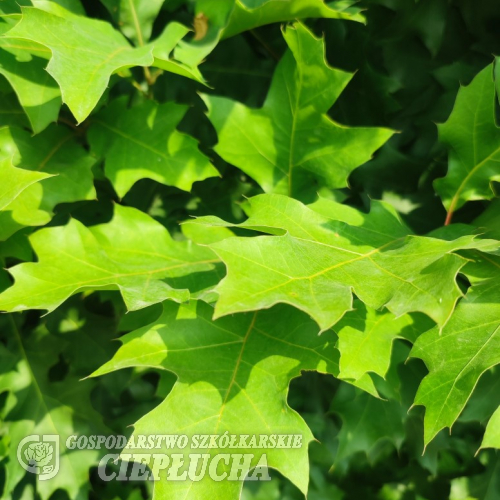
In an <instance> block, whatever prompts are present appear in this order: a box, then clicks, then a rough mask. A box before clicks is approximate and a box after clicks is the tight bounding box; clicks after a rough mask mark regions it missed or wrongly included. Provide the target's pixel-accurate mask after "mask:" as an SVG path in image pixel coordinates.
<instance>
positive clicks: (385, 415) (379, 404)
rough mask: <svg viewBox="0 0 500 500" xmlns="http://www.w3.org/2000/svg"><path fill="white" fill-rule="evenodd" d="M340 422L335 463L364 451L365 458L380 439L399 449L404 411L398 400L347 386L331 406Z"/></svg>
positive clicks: (403, 432)
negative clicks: (376, 395)
mask: <svg viewBox="0 0 500 500" xmlns="http://www.w3.org/2000/svg"><path fill="white" fill-rule="evenodd" d="M331 411H333V412H335V413H338V414H339V415H340V417H341V419H342V422H343V424H342V428H341V430H340V432H339V434H338V440H339V447H338V450H337V453H336V455H335V462H340V461H341V460H343V459H345V458H347V457H349V456H351V455H354V454H355V453H358V452H365V453H367V454H368V455H369V454H370V451H371V450H372V449H373V448H374V447H375V445H376V444H377V443H378V442H379V441H381V440H390V441H392V442H393V443H394V446H395V447H396V448H400V446H401V444H402V443H403V441H404V438H405V430H404V421H405V417H406V410H405V408H404V407H403V406H402V405H401V404H400V403H399V402H398V401H392V400H391V401H384V400H382V399H377V398H374V397H372V396H370V395H369V394H367V393H366V392H362V391H359V390H357V389H355V388H354V387H352V386H349V385H347V384H344V385H342V386H341V387H340V388H339V390H338V391H337V393H336V394H335V397H334V399H333V401H332V404H331Z"/></svg>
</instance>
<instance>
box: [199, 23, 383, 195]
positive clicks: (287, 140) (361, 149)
mask: <svg viewBox="0 0 500 500" xmlns="http://www.w3.org/2000/svg"><path fill="white" fill-rule="evenodd" d="M284 37H285V40H286V42H287V44H288V47H289V50H288V51H287V52H286V54H285V55H284V57H283V59H282V60H281V61H280V63H279V65H278V67H277V69H276V72H275V74H274V77H273V81H272V84H271V88H270V90H269V93H268V96H267V99H266V102H265V103H264V106H263V107H262V108H260V109H250V108H247V107H246V106H244V105H243V104H240V103H238V102H235V101H232V100H231V99H227V98H223V97H214V96H208V95H207V96H204V100H205V103H206V104H207V106H208V117H209V119H210V120H211V122H212V123H213V125H214V126H215V128H216V130H217V134H218V143H217V145H216V146H215V151H217V153H218V154H219V155H220V156H222V158H224V159H225V160H226V161H228V162H229V163H232V164H233V165H236V166H237V167H239V168H241V169H242V170H243V171H244V172H245V173H247V174H248V175H249V176H250V177H252V178H253V179H255V180H256V181H257V182H258V183H259V184H260V185H261V187H262V188H263V189H264V191H266V192H275V193H280V194H288V195H291V196H299V197H300V194H301V192H303V191H304V190H309V191H310V190H311V189H315V188H316V189H317V188H318V186H327V187H331V188H340V187H344V186H346V185H347V177H348V175H349V174H350V172H351V171H352V170H353V169H355V168H356V167H358V166H360V165H361V164H363V163H365V162H366V161H368V160H369V159H370V158H371V156H372V154H373V152H374V151H375V150H376V149H378V148H379V147H380V146H381V145H382V144H384V142H385V141H386V140H387V139H389V137H390V136H391V135H392V133H393V132H392V131H390V130H387V129H378V128H348V127H343V126H341V125H338V124H337V123H335V122H333V121H332V120H331V119H330V118H329V117H328V116H327V115H326V114H325V113H326V112H327V111H328V109H329V108H330V107H331V106H332V105H333V103H334V102H335V100H336V99H337V98H338V96H339V95H340V93H341V92H342V90H343V89H344V87H345V86H346V85H347V83H348V82H349V80H350V79H351V77H352V75H351V74H349V73H345V72H343V71H340V70H336V69H333V68H330V67H329V66H328V65H327V64H326V61H325V53H324V50H325V49H324V41H323V40H320V39H316V38H315V37H314V35H313V34H312V33H311V32H310V31H309V30H308V29H307V28H306V27H305V26H304V25H303V24H300V23H297V24H295V25H294V26H293V27H288V28H287V29H286V30H285V31H284Z"/></svg>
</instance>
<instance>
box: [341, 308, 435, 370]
mask: <svg viewBox="0 0 500 500" xmlns="http://www.w3.org/2000/svg"><path fill="white" fill-rule="evenodd" d="M431 327H432V322H431V321H428V319H426V317H425V316H417V315H410V314H404V315H403V316H400V317H396V316H395V315H394V314H392V313H390V312H388V311H386V310H383V311H376V310H374V309H371V308H367V307H366V306H365V305H364V304H363V303H362V302H360V301H359V300H358V301H356V302H355V305H354V311H351V312H348V313H347V314H346V315H345V316H344V317H343V318H342V319H341V320H340V321H339V322H338V323H337V324H336V325H335V327H334V330H335V332H336V333H337V335H338V337H339V341H338V345H337V348H338V350H339V351H340V363H339V366H340V374H339V377H340V378H342V379H347V380H359V379H360V378H361V377H362V376H363V375H365V374H366V373H368V372H371V373H375V374H377V375H379V376H380V377H382V378H385V376H386V374H387V371H388V370H389V366H390V363H391V353H392V346H393V343H394V341H395V340H396V339H398V338H403V339H408V340H410V341H412V342H413V341H414V340H415V339H416V338H417V337H418V335H419V334H420V333H422V332H424V331H426V330H428V329H429V328H431Z"/></svg>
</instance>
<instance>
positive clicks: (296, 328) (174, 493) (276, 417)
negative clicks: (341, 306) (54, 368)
mask: <svg viewBox="0 0 500 500" xmlns="http://www.w3.org/2000/svg"><path fill="white" fill-rule="evenodd" d="M211 316H212V308H211V307H210V306H208V305H207V304H205V303H203V302H198V303H196V302H193V303H191V304H190V305H189V307H188V306H180V307H178V306H176V305H175V304H173V303H171V302H166V303H164V312H163V315H162V316H161V317H160V318H158V320H157V321H156V322H155V323H153V324H151V325H149V326H146V327H144V328H141V329H139V330H137V331H134V332H132V333H129V334H127V335H125V336H124V337H122V338H121V341H122V342H123V345H122V347H121V348H120V349H119V350H118V351H117V353H116V354H115V356H114V358H113V359H112V360H111V361H109V362H108V363H106V364H105V365H104V366H102V367H101V368H100V369H98V370H97V371H96V372H94V373H93V376H96V375H102V374H105V373H109V372H111V371H114V370H118V369H120V368H126V367H130V366H148V367H155V368H158V369H161V370H169V371H171V372H173V373H175V374H176V375H177V376H178V380H177V382H176V384H175V386H174V388H173V389H172V392H171V393H170V394H169V395H168V396H167V398H166V399H165V400H164V401H163V402H162V403H161V404H160V405H159V406H157V407H156V408H155V409H154V410H153V411H152V412H150V413H149V414H147V415H145V416H144V417H143V418H141V419H140V420H139V421H138V422H136V423H135V425H134V434H143V433H146V434H155V433H157V434H177V435H178V434H185V435H187V436H189V437H191V436H193V435H194V434H220V435H222V434H224V433H225V432H227V433H228V434H229V435H231V434H234V435H238V436H239V435H242V434H245V435H253V434H257V435H263V434H265V435H266V436H269V435H272V434H300V435H301V436H302V444H301V446H300V447H298V448H296V449H293V448H292V449H279V448H268V449H262V447H261V448H260V449H259V447H257V448H256V449H252V448H249V449H247V448H245V447H243V448H239V449H238V451H237V453H252V454H253V455H254V457H253V459H252V467H254V466H255V465H256V463H257V462H258V460H259V459H260V457H261V455H262V453H266V454H267V462H268V465H269V467H272V468H274V469H278V470H279V471H280V472H281V473H282V474H283V475H285V476H286V477H288V478H289V479H290V481H292V482H293V483H294V484H295V485H296V486H297V487H298V488H299V489H300V490H301V491H302V493H304V494H305V493H306V492H307V485H308V480H309V462H308V452H307V449H308V443H309V442H310V441H311V440H312V439H313V436H312V433H311V431H310V430H309V428H308V427H307V425H306V424H305V422H304V421H303V420H302V418H301V417H300V416H299V414H298V413H297V412H295V411H294V410H292V409H291V408H290V407H289V406H288V404H287V393H288V385H289V383H290V380H291V379H292V378H294V377H298V376H299V375H300V373H301V371H302V370H317V371H320V372H323V373H334V374H335V373H337V370H338V366H337V363H336V358H335V348H334V342H335V335H334V334H333V332H327V333H324V334H323V335H321V336H318V335H317V333H318V327H317V325H316V324H315V323H314V322H313V321H311V320H310V319H308V318H307V316H305V315H304V314H303V313H301V312H299V311H297V310H295V309H292V308H290V307H287V306H279V307H277V308H275V309H273V310H272V311H260V312H258V313H252V314H238V315H235V316H231V317H228V318H223V319H220V320H217V321H211ZM276 318H280V321H276ZM207 360H210V362H209V363H207ZM258 439H259V438H258ZM222 450H225V451H222ZM131 451H132V450H127V453H129V452H131ZM143 452H144V450H143V451H142V453H143ZM192 452H193V449H192V448H191V445H190V444H188V446H187V447H186V448H184V449H177V447H176V448H174V449H169V450H168V453H182V454H183V455H185V456H186V455H187V454H189V453H192ZM155 453H158V450H156V451H155ZM195 453H198V452H196V451H195ZM202 453H208V454H210V455H211V456H213V455H216V454H217V453H231V451H230V448H224V449H222V448H218V447H217V448H212V449H207V450H203V451H202ZM227 469H228V467H227V465H224V464H223V463H222V462H221V464H220V468H219V472H220V473H223V472H224V471H226V470H227ZM164 473H165V471H163V472H160V474H159V477H160V479H161V480H160V481H157V482H155V497H157V498H168V499H170V500H176V499H183V500H191V499H193V500H212V499H214V498H217V499H222V498H238V497H239V494H240V491H241V487H242V484H243V483H242V482H241V481H227V480H222V481H220V482H215V481H213V480H212V479H211V478H210V477H209V476H208V474H207V475H206V476H205V477H203V478H202V479H201V480H200V481H198V482H191V481H189V480H186V481H181V482H178V481H167V480H165V477H164Z"/></svg>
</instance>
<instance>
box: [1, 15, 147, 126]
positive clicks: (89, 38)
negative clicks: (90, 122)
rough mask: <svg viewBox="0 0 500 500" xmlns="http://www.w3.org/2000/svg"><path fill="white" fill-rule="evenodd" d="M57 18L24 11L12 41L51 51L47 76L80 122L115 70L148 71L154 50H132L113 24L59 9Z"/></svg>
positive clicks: (13, 29)
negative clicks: (58, 89)
mask: <svg viewBox="0 0 500 500" xmlns="http://www.w3.org/2000/svg"><path fill="white" fill-rule="evenodd" d="M54 12H57V14H55V13H52V12H46V11H45V10H41V9H36V8H33V7H23V8H22V19H21V21H20V22H19V23H18V24H17V25H16V26H14V28H12V29H11V30H10V31H9V32H8V33H7V36H8V37H9V38H11V39H12V38H14V39H16V38H19V39H23V40H32V41H34V42H36V43H39V44H41V45H43V46H45V47H47V48H49V49H50V50H51V52H52V57H51V59H50V62H49V64H48V66H47V71H48V72H49V74H50V75H51V76H52V77H53V78H54V80H55V81H56V82H57V83H58V84H59V87H60V88H61V94H62V100H63V102H64V103H66V104H67V105H68V107H69V108H70V110H71V112H72V113H73V115H74V116H75V118H76V119H77V121H78V122H79V123H80V122H82V121H83V120H85V118H87V116H88V115H89V114H90V113H91V111H92V110H93V109H94V107H95V106H96V104H97V102H98V101H99V99H100V97H101V96H102V94H103V93H104V91H105V90H106V87H107V85H108V82H109V79H110V77H111V75H112V74H113V73H115V72H116V71H118V70H120V69H123V68H127V67H131V66H149V65H151V64H152V62H153V56H152V54H151V48H148V47H139V48H135V49H134V48H133V47H131V46H130V44H129V43H128V42H127V40H126V39H125V38H124V36H123V35H122V34H120V33H119V32H117V31H115V30H114V29H113V28H112V27H111V25H110V24H109V23H106V22H104V21H100V20H97V19H90V18H86V17H83V16H77V15H75V14H72V13H70V12H69V11H66V10H65V9H62V8H61V9H58V10H57V11H54Z"/></svg>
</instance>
